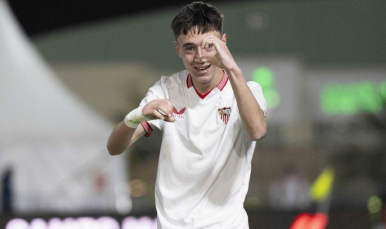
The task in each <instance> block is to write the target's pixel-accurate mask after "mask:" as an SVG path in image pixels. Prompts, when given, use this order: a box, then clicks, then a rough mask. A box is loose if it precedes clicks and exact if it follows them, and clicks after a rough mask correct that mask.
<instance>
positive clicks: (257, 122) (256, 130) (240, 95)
mask: <svg viewBox="0 0 386 229" xmlns="http://www.w3.org/2000/svg"><path fill="white" fill-rule="evenodd" d="M227 73H228V76H229V81H230V83H231V85H232V89H233V92H234V95H235V98H236V101H237V107H238V109H239V114H240V117H241V120H242V121H243V123H244V126H245V128H246V130H247V132H248V134H249V136H250V138H251V139H252V140H258V139H261V138H263V137H264V136H265V135H266V133H267V125H266V122H265V117H264V114H263V112H262V109H261V107H260V105H259V103H258V102H257V101H256V99H255V97H254V96H253V94H252V91H251V90H250V89H249V87H248V85H247V83H246V81H245V79H244V76H243V74H242V71H241V69H240V68H238V67H237V66H235V67H234V68H232V69H230V70H227Z"/></svg>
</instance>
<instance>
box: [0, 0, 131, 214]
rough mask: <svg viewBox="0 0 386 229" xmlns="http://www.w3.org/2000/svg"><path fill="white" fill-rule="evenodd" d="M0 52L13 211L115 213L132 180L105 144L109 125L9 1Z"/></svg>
mask: <svg viewBox="0 0 386 229" xmlns="http://www.w3.org/2000/svg"><path fill="white" fill-rule="evenodd" d="M0 50H1V51H0V69H1V71H0V176H2V174H3V172H4V170H5V169H6V168H8V167H10V168H11V169H12V172H13V176H12V188H13V194H14V201H15V202H14V210H15V211H16V212H18V213H31V212H32V213H35V214H36V213H37V212H39V213H40V212H50V213H54V212H65V213H75V212H85V211H101V210H103V211H114V210H116V203H115V202H116V198H118V196H119V197H120V198H122V197H121V194H122V192H119V190H118V191H117V187H118V186H119V184H123V185H124V187H126V186H127V177H126V175H125V170H124V169H125V164H124V161H125V160H122V159H121V158H118V157H117V158H112V157H111V156H109V155H108V152H107V149H106V142H107V138H108V136H109V134H110V132H111V130H112V128H113V126H112V124H111V123H109V122H108V121H107V120H106V119H104V118H102V117H101V116H100V115H98V113H96V112H94V111H93V110H91V109H89V108H88V107H87V106H86V105H85V104H84V103H82V102H81V101H80V100H79V99H78V98H77V97H76V96H75V95H74V94H73V93H72V92H71V91H69V90H68V89H67V88H66V87H65V86H64V84H63V83H62V82H60V80H59V79H58V78H57V77H56V76H55V74H54V73H53V72H52V71H51V70H50V68H49V66H47V65H46V64H45V62H44V60H43V59H42V58H41V57H40V55H39V53H38V52H37V51H36V50H35V49H34V47H33V45H32V44H31V42H30V41H29V40H28V38H27V37H26V36H25V35H24V34H23V32H22V31H21V29H20V27H19V25H18V24H17V22H16V20H15V18H14V16H13V15H12V12H11V10H10V8H9V7H8V5H7V2H6V1H4V0H0ZM125 195H126V196H127V197H128V198H129V196H128V195H127V192H125ZM129 200H130V199H129Z"/></svg>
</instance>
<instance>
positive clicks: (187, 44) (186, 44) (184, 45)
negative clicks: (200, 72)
mask: <svg viewBox="0 0 386 229" xmlns="http://www.w3.org/2000/svg"><path fill="white" fill-rule="evenodd" d="M189 45H193V46H196V45H195V44H193V43H185V44H183V45H182V47H186V46H189Z"/></svg>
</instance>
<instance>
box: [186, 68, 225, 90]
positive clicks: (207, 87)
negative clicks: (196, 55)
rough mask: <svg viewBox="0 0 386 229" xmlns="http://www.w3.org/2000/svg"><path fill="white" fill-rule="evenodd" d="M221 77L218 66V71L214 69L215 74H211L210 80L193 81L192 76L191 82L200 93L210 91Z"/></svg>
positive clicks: (221, 72)
mask: <svg viewBox="0 0 386 229" xmlns="http://www.w3.org/2000/svg"><path fill="white" fill-rule="evenodd" d="M222 77H223V71H222V70H221V69H220V68H219V70H218V71H216V74H215V75H214V76H213V78H212V80H211V81H209V82H205V83H200V82H197V81H195V79H194V78H193V77H192V83H193V87H194V88H195V89H196V90H197V91H198V92H199V93H200V94H205V93H207V92H208V91H211V90H212V89H213V88H215V87H216V86H217V85H218V84H219V83H220V81H221V79H222Z"/></svg>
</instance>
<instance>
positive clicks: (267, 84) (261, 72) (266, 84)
mask: <svg viewBox="0 0 386 229" xmlns="http://www.w3.org/2000/svg"><path fill="white" fill-rule="evenodd" d="M273 76H274V74H273V72H272V70H271V69H269V68H267V67H259V68H256V69H255V70H254V71H253V72H252V76H251V78H252V80H253V81H255V82H257V83H259V84H260V86H261V88H262V89H263V94H264V97H265V99H266V101H267V106H268V108H276V107H277V106H279V103H280V95H279V93H278V92H277V91H276V90H275V88H274V83H273V81H274V80H273Z"/></svg>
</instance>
